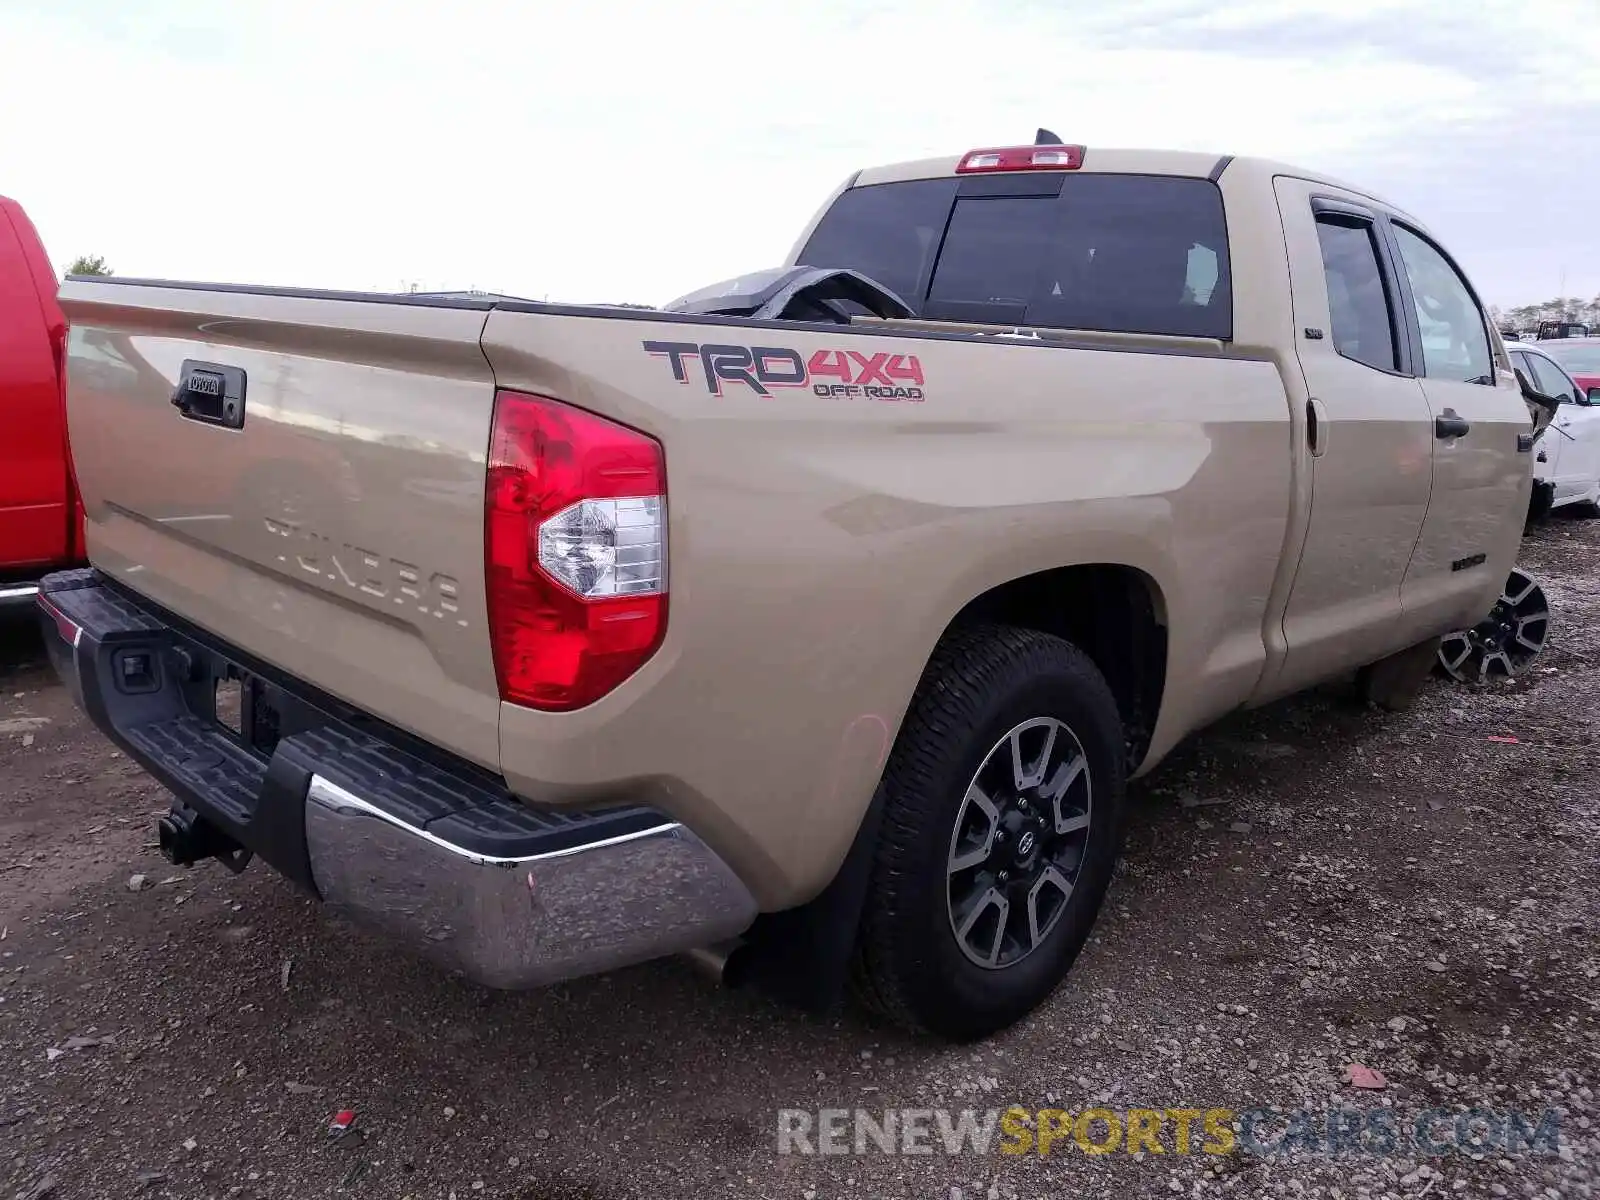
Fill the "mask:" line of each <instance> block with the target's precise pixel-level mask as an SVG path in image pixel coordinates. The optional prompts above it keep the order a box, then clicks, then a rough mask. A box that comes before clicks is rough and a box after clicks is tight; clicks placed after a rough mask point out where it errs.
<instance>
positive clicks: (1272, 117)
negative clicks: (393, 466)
mask: <svg viewBox="0 0 1600 1200" xmlns="http://www.w3.org/2000/svg"><path fill="white" fill-rule="evenodd" d="M0 114H3V116H0V192H3V193H5V194H8V195H11V196H13V197H14V198H16V199H18V200H20V201H21V202H22V203H23V205H24V206H25V207H26V208H27V209H28V210H29V211H30V213H31V214H32V215H33V218H34V220H35V223H36V224H37V225H38V226H39V229H40V232H41V233H42V234H43V236H44V238H45V240H46V243H47V244H48V246H49V249H50V252H51V254H52V257H53V259H54V261H55V262H56V263H57V264H58V266H61V265H64V264H65V263H66V262H67V261H69V260H70V259H71V258H73V257H74V256H75V255H78V254H80V253H97V254H103V255H105V256H106V258H107V259H109V260H110V262H111V264H112V265H113V266H114V267H115V268H116V270H117V272H118V273H119V274H123V275H143V276H163V277H168V278H187V279H205V280H224V281H231V282H255V283H275V284H300V285H306V286H317V287H350V288H363V289H365V288H377V289H382V290H393V289H397V288H400V287H402V286H403V285H405V284H407V283H410V282H413V281H415V282H417V283H419V284H420V285H421V286H423V287H424V288H444V287H450V288H454V287H478V288H484V289H490V290H499V291H506V292H512V293H516V294H519V295H525V296H532V297H535V298H538V297H543V296H545V295H549V296H550V297H551V298H552V299H561V300H572V301H639V302H647V303H659V302H662V301H665V300H667V299H669V298H671V297H673V296H675V295H678V294H680V293H682V292H686V291H689V290H691V289H693V288H695V287H698V286H700V285H702V284H706V283H710V282H713V281H715V280H718V279H722V278H725V277H727V276H731V275H735V274H738V273H740V272H741V271H745V270H749V269H752V268H756V267H761V266H768V265H773V264H776V263H778V262H781V261H782V259H783V257H784V256H785V254H786V253H787V252H788V250H789V246H790V243H791V242H792V240H793V238H794V236H795V234H796V232H797V231H798V230H799V228H800V227H801V226H802V225H803V224H804V222H805V221H806V220H807V219H808V218H809V216H810V215H811V213H812V211H813V210H814V209H815V207H816V206H817V204H818V203H819V202H820V201H821V200H823V199H824V198H825V197H826V196H827V194H828V192H829V191H830V190H831V189H832V188H833V187H834V186H835V185H836V184H837V183H838V182H839V181H840V180H842V179H843V178H844V177H845V176H847V175H848V174H849V173H850V172H852V171H853V170H855V169H856V168H857V167H861V166H865V165H869V164H872V163H875V162H885V161H893V160H896V159H904V158H918V157H924V156H927V155H933V154H953V153H958V152H960V151H963V150H966V149H970V148H972V147H974V146H981V145H994V144H997V143H998V144H1006V143H1012V142H1027V141H1029V140H1031V138H1032V135H1033V131H1034V129H1035V127H1037V126H1039V125H1046V126H1049V127H1050V128H1052V129H1054V130H1056V131H1057V132H1058V133H1060V134H1061V135H1062V136H1063V137H1064V138H1065V139H1066V140H1067V141H1070V142H1083V143H1086V144H1087V145H1089V146H1090V147H1094V146H1097V145H1099V146H1111V145H1124V146H1153V147H1174V148H1184V149H1197V150H1208V151H1217V152H1219V153H1220V152H1229V153H1235V154H1266V155H1270V156H1273V157H1276V158H1282V159H1287V160H1289V161H1291V162H1295V163H1298V164H1302V165H1305V166H1307V167H1312V168H1316V169H1319V170H1323V171H1327V172H1331V173H1333V174H1336V175H1339V176H1343V177H1346V178H1348V179H1350V180H1351V181H1352V182H1357V183H1360V184H1363V185H1365V186H1367V187H1370V188H1372V189H1374V190H1377V191H1379V192H1381V193H1383V194H1385V195H1387V196H1389V197H1390V198H1391V199H1392V200H1394V201H1395V202H1396V203H1398V204H1401V205H1402V206H1404V207H1406V208H1409V209H1411V210H1412V211H1413V212H1415V213H1416V214H1417V215H1418V216H1419V217H1421V218H1422V219H1423V220H1424V221H1425V222H1426V223H1427V224H1429V225H1430V226H1431V227H1432V228H1433V229H1434V230H1435V232H1437V233H1438V234H1439V235H1440V236H1441V237H1442V238H1443V239H1444V240H1445V242H1446V243H1447V244H1448V245H1449V246H1450V247H1451V249H1452V250H1453V251H1454V252H1455V253H1456V254H1457V255H1458V257H1460V258H1461V259H1462V261H1463V263H1464V265H1465V266H1466V268H1467V270H1468V271H1469V273H1470V274H1471V275H1472V276H1473V277H1474V279H1475V280H1476V281H1477V282H1478V283H1479V285H1480V287H1481V289H1482V290H1483V291H1484V292H1485V293H1486V294H1487V296H1488V297H1489V298H1490V299H1491V300H1492V301H1495V302H1498V303H1501V304H1504V305H1508V306H1509V305H1514V304H1519V303H1526V302H1531V301H1537V300H1543V299H1546V298H1548V297H1550V296H1552V295H1554V294H1555V293H1556V292H1557V289H1558V288H1559V287H1561V285H1562V281H1563V278H1564V279H1565V291H1566V293H1567V294H1569V295H1579V296H1584V297H1590V296H1594V295H1596V294H1597V293H1600V2H1597V0H1520V2H1518V3H1499V2H1498V0H1453V2H1446V0H1214V2H1211V3H1196V2H1195V0H1115V2H1114V3H1113V2H1111V0H1106V2H1104V3H1101V2H1099V0H1095V2H1090V0H966V2H961V0H676V2H670V0H669V2H667V3H657V2H651V0H609V2H608V0H562V2H560V3H554V2H551V0H520V2H509V3H500V2H498V0H384V2H382V3H373V4H371V5H368V4H360V3H356V2H355V0H0Z"/></svg>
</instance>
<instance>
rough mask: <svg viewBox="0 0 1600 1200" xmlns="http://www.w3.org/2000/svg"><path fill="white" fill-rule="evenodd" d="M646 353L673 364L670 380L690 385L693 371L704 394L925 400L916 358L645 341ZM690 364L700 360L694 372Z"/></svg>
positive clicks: (914, 356)
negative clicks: (731, 386)
mask: <svg viewBox="0 0 1600 1200" xmlns="http://www.w3.org/2000/svg"><path fill="white" fill-rule="evenodd" d="M644 348H645V352H646V353H648V354H652V355H655V356H656V357H657V358H665V359H666V360H667V361H668V362H669V363H671V364H672V377H673V378H674V379H676V380H677V381H678V382H679V383H688V382H689V376H690V373H691V371H692V372H693V374H694V376H695V378H697V379H698V378H702V377H703V378H704V380H705V385H706V391H708V392H710V393H711V394H712V395H713V396H720V395H722V385H723V384H725V383H742V384H744V386H745V387H747V388H749V389H750V390H751V391H753V392H755V394H756V395H758V396H770V395H772V393H773V391H774V390H779V389H783V388H798V387H809V388H810V389H811V390H812V392H813V393H814V394H816V395H818V396H859V397H863V398H865V399H868V400H911V401H918V400H921V399H922V364H921V363H920V362H918V361H917V356H916V355H915V354H888V353H883V352H879V351H865V352H863V351H861V350H818V351H816V352H815V353H814V354H812V355H811V357H810V358H809V359H804V358H801V356H800V352H799V351H798V350H790V349H787V348H786V347H783V346H713V345H710V344H707V345H703V346H702V345H700V344H699V343H698V342H645V343H644ZM690 359H695V360H697V364H698V365H697V366H696V367H691V366H690V364H689V360H690Z"/></svg>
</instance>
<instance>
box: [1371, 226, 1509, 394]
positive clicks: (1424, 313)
mask: <svg viewBox="0 0 1600 1200" xmlns="http://www.w3.org/2000/svg"><path fill="white" fill-rule="evenodd" d="M1394 232H1395V236H1396V237H1397V238H1398V239H1399V242H1400V257H1401V259H1402V260H1403V261H1404V262H1405V268H1406V278H1407V279H1408V280H1410V282H1411V294H1412V298H1413V300H1414V301H1415V304H1416V310H1417V324H1418V325H1419V326H1421V331H1422V363H1423V371H1422V373H1423V374H1424V375H1426V376H1428V377H1429V378H1430V379H1450V380H1455V381H1457V382H1463V383H1491V384H1492V383H1493V382H1494V373H1493V367H1492V366H1491V365H1490V359H1489V333H1488V330H1487V328H1486V327H1485V325H1484V320H1483V311H1482V310H1481V309H1480V308H1479V307H1478V302H1477V301H1476V300H1474V299H1473V297H1472V292H1471V290H1470V289H1469V288H1468V287H1467V285H1466V281H1465V280H1463V279H1462V278H1461V276H1460V274H1459V273H1458V272H1457V271H1456V269H1455V268H1454V267H1453V266H1451V265H1450V260H1449V259H1447V258H1445V256H1444V255H1443V254H1441V253H1440V252H1439V251H1438V249H1436V248H1435V247H1434V246H1433V245H1432V244H1431V243H1429V242H1427V241H1425V240H1424V239H1423V238H1421V237H1420V236H1418V235H1417V234H1415V233H1412V232H1411V230H1409V229H1407V228H1406V227H1405V226H1403V225H1396V226H1395V227H1394Z"/></svg>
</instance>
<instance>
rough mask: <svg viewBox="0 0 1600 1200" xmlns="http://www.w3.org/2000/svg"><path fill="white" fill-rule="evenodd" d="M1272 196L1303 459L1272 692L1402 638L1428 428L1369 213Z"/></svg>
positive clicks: (1327, 194)
mask: <svg viewBox="0 0 1600 1200" xmlns="http://www.w3.org/2000/svg"><path fill="white" fill-rule="evenodd" d="M1277 190H1278V205H1279V210H1280V212H1281V214H1282V217H1283V225H1284V236H1285V238H1286V241H1287V244H1288V251H1289V262H1290V265H1291V271H1292V276H1293V279H1292V289H1293V298H1294V326H1295V328H1296V329H1299V330H1302V331H1303V334H1304V335H1303V336H1302V338H1301V341H1300V366H1301V369H1302V371H1303V372H1304V374H1305V380H1306V385H1307V388H1308V390H1309V393H1310V399H1309V401H1308V406H1309V409H1310V415H1309V417H1308V422H1307V424H1308V435H1310V440H1311V453H1312V458H1311V474H1312V501H1311V515H1310V519H1309V522H1308V525H1307V529H1306V536H1305V541H1304V543H1303V546H1302V550H1301V554H1300V563H1299V568H1298V570H1297V572H1296V574H1295V579H1294V587H1293V590H1292V591H1291V592H1290V595H1289V603H1288V607H1287V608H1286V610H1285V612H1284V619H1283V632H1284V638H1285V641H1286V643H1287V646H1288V650H1287V654H1286V657H1285V660H1284V665H1283V668H1282V671H1281V673H1280V674H1279V676H1278V677H1277V679H1276V680H1275V681H1274V682H1273V683H1272V685H1271V691H1272V692H1273V693H1275V694H1281V693H1284V692H1289V691H1294V690H1297V689H1298V688H1300V687H1303V686H1306V685H1308V684H1310V683H1313V682H1315V681H1316V680H1319V679H1323V678H1326V677H1327V676H1328V675H1330V674H1334V673H1337V672H1338V671H1340V670H1341V669H1344V668H1345V667H1348V666H1353V665H1357V664H1360V663H1364V662H1371V661H1373V660H1374V659H1377V658H1381V657H1382V656H1383V655H1384V654H1386V653H1389V652H1391V651H1393V650H1396V649H1399V648H1400V647H1401V646H1404V645H1405V644H1406V638H1407V636H1408V631H1407V630H1406V629H1405V627H1404V623H1403V621H1402V616H1403V613H1402V609H1401V603H1400V589H1401V584H1402V582H1403V581H1404V578H1405V573H1406V566H1407V564H1408V563H1409V562H1410V559H1411V553H1412V550H1413V549H1414V547H1415V546H1416V542H1417V537H1418V535H1419V534H1420V533H1421V531H1422V527H1423V522H1424V520H1425V519H1426V516H1427V511H1428V496H1429V492H1430V489H1431V486H1432V464H1431V461H1430V460H1431V455H1432V443H1433V426H1432V414H1431V412H1430V410H1429V408H1428V402H1427V399H1426V398H1425V397H1424V396H1423V394H1422V388H1421V385H1420V384H1419V383H1418V382H1417V380H1416V379H1415V378H1414V377H1413V375H1412V362H1411V348H1410V346H1409V343H1408V341H1407V339H1406V337H1405V335H1404V328H1405V327H1404V324H1403V322H1402V320H1401V318H1400V307H1399V290H1398V281H1397V271H1398V268H1397V266H1396V264H1395V263H1394V260H1393V255H1392V254H1391V252H1390V250H1389V247H1388V244H1387V242H1386V241H1385V239H1384V237H1383V232H1382V226H1381V220H1382V218H1381V215H1380V214H1379V213H1378V212H1376V211H1375V210H1374V209H1372V208H1370V207H1368V206H1366V205H1364V204H1362V203H1360V202H1359V200H1358V198H1356V197H1353V196H1349V195H1345V194H1338V193H1334V192H1331V191H1330V190H1329V189H1328V188H1326V187H1325V186H1323V185H1320V184H1315V183H1311V182H1308V181H1305V180H1300V179H1291V178H1280V179H1279V180H1278V181H1277ZM1313 430H1314V433H1312V431H1313Z"/></svg>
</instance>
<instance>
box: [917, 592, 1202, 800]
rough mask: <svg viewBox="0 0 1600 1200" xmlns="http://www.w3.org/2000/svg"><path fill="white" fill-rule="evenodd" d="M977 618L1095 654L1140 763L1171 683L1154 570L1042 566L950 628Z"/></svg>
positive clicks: (1132, 762)
mask: <svg viewBox="0 0 1600 1200" xmlns="http://www.w3.org/2000/svg"><path fill="white" fill-rule="evenodd" d="M977 621H988V622H994V623H997V624H1002V625H1014V626H1017V627H1019V628H1023V629H1035V630H1038V631H1039V632H1041V633H1049V634H1054V635H1055V636H1057V637H1060V638H1063V639H1065V640H1066V641H1069V642H1071V643H1073V645H1075V646H1077V647H1078V648H1079V649H1080V650H1082V651H1083V652H1084V653H1085V654H1087V655H1088V656H1089V658H1090V659H1091V660H1093V662H1094V664H1095V666H1096V667H1097V668H1099V670H1100V673H1101V674H1102V675H1104V676H1105V679H1106V682H1107V683H1108V684H1109V685H1110V687H1111V692H1112V694H1113V695H1114V696H1115V697H1116V700H1117V709H1118V712H1119V713H1120V714H1121V716H1122V722H1123V729H1124V740H1125V743H1126V747H1127V754H1128V770H1129V772H1130V773H1131V772H1133V771H1134V770H1136V769H1137V768H1138V767H1139V765H1140V764H1141V763H1142V762H1143V761H1144V758H1145V754H1146V752H1147V751H1148V750H1149V748H1150V742H1151V739H1152V737H1153V735H1154V733H1155V729H1156V723H1157V721H1158V720H1159V719H1160V716H1161V704H1162V700H1163V698H1164V697H1165V694H1166V685H1167V662H1168V657H1169V645H1168V633H1169V628H1170V624H1169V619H1168V607H1167V597H1166V594H1165V592H1164V591H1163V590H1162V588H1161V585H1160V584H1159V583H1158V582H1157V581H1156V579H1155V577H1154V576H1152V575H1151V574H1149V572H1147V571H1144V570H1141V569H1140V568H1138V567H1133V566H1129V565H1127V564H1125V563H1111V562H1101V563H1079V564H1075V565H1072V566H1064V567H1053V568H1049V569H1047V570H1042V571H1035V572H1033V573H1031V574H1028V575H1024V576H1020V577H1018V578H1016V579H1011V580H1008V581H1007V582H1005V583H1001V584H997V585H995V586H994V587H991V588H989V589H988V590H987V591H984V592H982V593H981V594H979V595H977V596H975V597H973V598H972V599H971V600H970V601H968V602H967V604H965V605H964V606H963V607H962V609H961V610H960V612H958V613H957V614H956V615H955V617H954V618H953V619H952V620H951V622H950V624H949V626H948V627H947V628H946V630H945V633H946V634H947V633H948V632H949V630H950V629H954V628H956V627H957V626H959V625H961V624H964V623H971V622H977ZM943 636H944V634H941V637H943Z"/></svg>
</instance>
